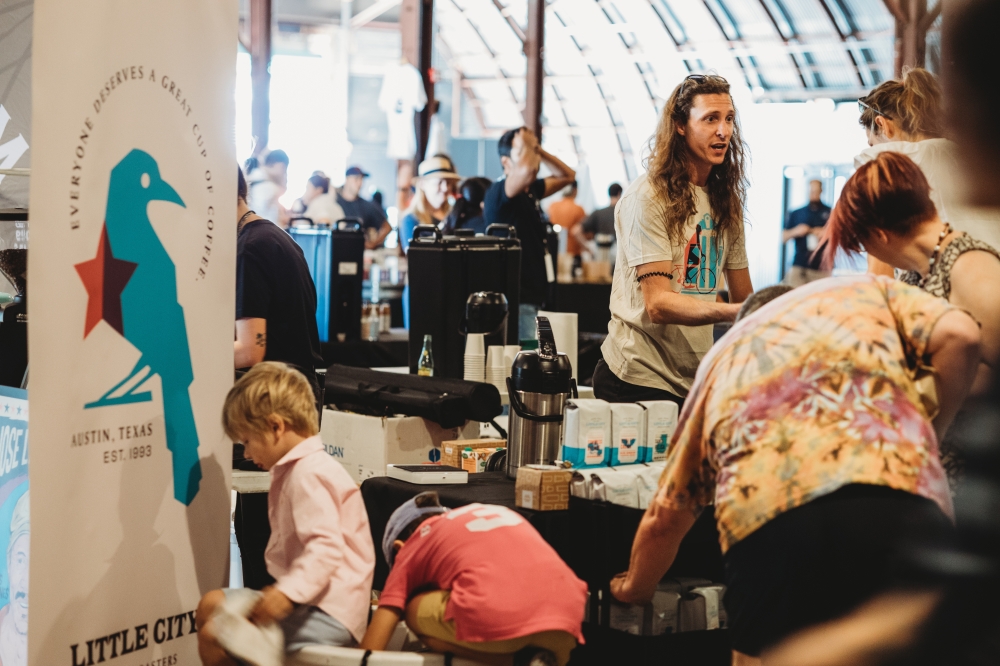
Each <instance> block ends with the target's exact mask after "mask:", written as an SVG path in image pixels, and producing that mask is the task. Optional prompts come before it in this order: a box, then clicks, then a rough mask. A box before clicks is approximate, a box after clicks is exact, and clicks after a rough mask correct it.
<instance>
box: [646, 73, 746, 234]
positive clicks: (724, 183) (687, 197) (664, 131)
mask: <svg viewBox="0 0 1000 666" xmlns="http://www.w3.org/2000/svg"><path fill="white" fill-rule="evenodd" d="M716 94H724V95H729V94H730V93H729V82H728V81H726V80H725V79H724V78H722V77H721V76H713V75H706V76H704V77H702V78H700V79H691V78H688V79H685V80H684V81H682V82H681V83H680V84H679V85H678V86H677V87H676V88H674V91H673V92H672V93H671V94H670V99H668V100H667V105H666V106H665V107H664V109H663V113H662V114H661V115H660V122H659V124H658V125H657V127H656V134H654V135H653V137H652V138H651V139H650V141H649V157H647V158H646V162H645V166H646V171H647V173H648V174H649V176H648V177H649V182H650V185H652V187H653V191H654V192H655V193H656V195H657V198H658V199H659V200H660V201H662V202H664V212H665V217H666V219H665V220H664V222H665V223H666V225H667V231H668V232H669V234H670V237H671V239H674V240H676V241H678V242H681V240H682V239H681V236H682V232H683V230H684V225H685V224H686V223H687V221H688V219H689V218H690V217H691V216H692V215H694V213H695V203H694V194H693V192H692V191H691V175H690V170H689V168H688V167H689V164H690V160H691V156H690V153H689V152H688V148H687V142H686V140H685V138H684V136H682V135H681V134H679V133H678V132H677V128H678V127H683V126H685V125H686V124H687V121H688V118H689V117H690V115H691V107H692V106H693V105H694V99H695V97H697V96H698V95H716ZM747 162H748V156H747V149H746V146H745V144H744V143H743V137H742V134H741V132H740V123H739V119H738V118H734V120H733V135H732V138H730V140H729V149H728V150H727V151H726V158H725V161H724V162H723V163H722V164H719V165H717V166H714V167H712V171H711V173H710V174H709V176H708V200H709V203H710V204H711V206H712V214H713V215H714V216H715V218H716V219H715V223H716V225H717V230H718V232H719V233H720V234H721V235H722V236H723V237H724V238H725V237H729V238H735V237H736V235H738V234H739V233H741V232H742V231H743V229H742V224H743V207H744V204H745V202H746V193H747V186H748V185H749V182H748V180H747V176H746V168H747Z"/></svg>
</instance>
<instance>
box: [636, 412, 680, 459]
mask: <svg viewBox="0 0 1000 666" xmlns="http://www.w3.org/2000/svg"><path fill="white" fill-rule="evenodd" d="M638 404H639V405H642V407H643V408H644V409H645V410H646V433H645V444H644V445H643V450H642V452H641V454H640V455H641V456H642V460H641V461H642V462H660V461H662V460H666V459H667V448H669V446H670V438H671V437H673V436H674V432H675V431H676V430H677V413H678V408H677V403H676V402H670V401H669V400H647V401H644V402H640V403H638Z"/></svg>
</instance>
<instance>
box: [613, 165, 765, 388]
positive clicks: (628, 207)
mask: <svg viewBox="0 0 1000 666" xmlns="http://www.w3.org/2000/svg"><path fill="white" fill-rule="evenodd" d="M693 189H694V198H695V214H694V215H692V216H691V218H690V219H689V220H688V222H687V224H686V225H685V226H684V231H683V234H682V238H683V242H681V243H677V242H676V241H675V240H674V239H671V238H670V235H669V233H668V232H667V224H666V211H665V208H664V206H663V203H662V202H661V201H659V200H658V198H657V196H656V194H655V193H654V192H653V190H652V187H651V185H650V184H649V181H648V180H647V178H646V176H645V175H643V176H640V177H639V178H638V179H636V180H635V181H634V182H633V183H632V185H631V186H629V188H628V189H627V190H626V191H625V193H624V194H623V195H622V198H621V201H619V202H618V206H617V208H616V210H615V232H616V235H617V237H618V254H617V259H616V262H615V273H614V279H613V281H612V284H611V321H610V322H609V324H608V337H607V339H606V340H605V341H604V344H603V345H602V347H601V351H602V352H603V354H604V360H605V362H606V363H607V364H608V367H609V368H610V369H611V371H612V372H614V373H615V375H616V376H617V377H618V378H619V379H622V380H624V381H626V382H629V383H631V384H638V385H639V386H648V387H650V388H657V389H662V390H664V391H669V392H670V393H673V394H674V395H677V396H680V397H682V398H683V397H684V396H686V395H687V393H688V390H689V389H690V388H691V383H692V382H693V381H694V375H695V372H696V371H697V369H698V364H699V363H700V362H701V359H702V358H703V357H704V356H705V354H707V353H708V350H709V349H710V348H711V346H712V342H713V338H712V326H711V324H708V325H705V326H679V325H675V324H654V323H653V322H652V320H650V318H649V315H648V314H647V313H646V305H645V301H644V300H643V298H642V290H641V289H640V287H639V283H638V282H636V279H635V277H636V268H637V267H638V266H641V265H643V264H648V263H651V262H654V261H671V262H673V275H674V278H673V279H672V280H671V281H670V285H671V287H672V288H673V290H674V291H675V292H676V293H679V294H684V295H686V296H692V297H694V298H697V299H699V300H703V301H713V302H714V301H715V295H716V294H717V293H718V291H719V288H720V287H721V286H722V285H723V284H724V283H723V271H724V270H725V269H740V268H746V267H747V266H748V263H747V252H746V246H745V242H744V235H743V233H742V232H741V233H740V234H739V235H738V236H736V237H735V238H723V237H721V236H720V235H719V234H717V233H716V230H715V229H716V227H715V219H714V218H713V217H712V212H711V206H710V205H709V202H708V192H707V191H706V190H705V189H704V188H701V187H695V188H693Z"/></svg>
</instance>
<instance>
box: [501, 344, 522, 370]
mask: <svg viewBox="0 0 1000 666" xmlns="http://www.w3.org/2000/svg"><path fill="white" fill-rule="evenodd" d="M520 351H521V345H504V348H503V364H504V365H505V366H507V377H510V375H511V371H512V370H513V367H514V359H515V358H517V354H518V352H520Z"/></svg>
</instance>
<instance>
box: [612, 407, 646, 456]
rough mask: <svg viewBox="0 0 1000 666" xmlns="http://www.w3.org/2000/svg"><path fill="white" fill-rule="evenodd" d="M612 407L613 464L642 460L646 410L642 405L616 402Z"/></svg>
mask: <svg viewBox="0 0 1000 666" xmlns="http://www.w3.org/2000/svg"><path fill="white" fill-rule="evenodd" d="M610 409H611V446H610V447H609V448H610V449H611V465H612V466H618V465H631V464H632V463H638V462H642V456H641V451H642V448H643V435H644V434H645V430H646V428H645V426H646V418H645V417H646V411H645V410H644V409H643V408H642V406H641V405H634V404H629V403H614V404H612V405H611V406H610Z"/></svg>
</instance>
